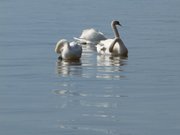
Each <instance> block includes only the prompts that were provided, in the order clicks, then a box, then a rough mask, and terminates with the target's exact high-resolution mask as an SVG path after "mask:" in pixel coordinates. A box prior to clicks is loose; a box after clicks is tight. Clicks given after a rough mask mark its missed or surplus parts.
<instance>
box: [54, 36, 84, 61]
mask: <svg viewBox="0 0 180 135" xmlns="http://www.w3.org/2000/svg"><path fill="white" fill-rule="evenodd" d="M55 52H56V53H57V54H60V56H59V58H60V59H64V60H78V59H80V58H81V54H82V47H81V45H79V44H78V43H77V42H70V43H69V42H68V41H67V40H66V39H61V40H60V41H58V42H57V44H56V47H55Z"/></svg>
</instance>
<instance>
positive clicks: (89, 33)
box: [74, 28, 107, 45]
mask: <svg viewBox="0 0 180 135" xmlns="http://www.w3.org/2000/svg"><path fill="white" fill-rule="evenodd" d="M74 39H75V40H77V41H78V42H79V43H81V44H94V45H96V44H97V43H99V42H100V41H101V40H105V39H107V38H106V37H105V36H104V34H103V33H102V32H100V31H97V30H95V29H93V28H90V29H86V30H83V31H82V34H81V36H80V37H79V38H74Z"/></svg>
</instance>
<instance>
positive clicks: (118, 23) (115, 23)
mask: <svg viewBox="0 0 180 135" xmlns="http://www.w3.org/2000/svg"><path fill="white" fill-rule="evenodd" d="M111 25H112V26H115V25H119V26H121V24H120V22H119V21H115V20H114V21H112V22H111Z"/></svg>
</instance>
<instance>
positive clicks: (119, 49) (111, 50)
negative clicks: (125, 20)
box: [96, 21, 128, 56]
mask: <svg viewBox="0 0 180 135" xmlns="http://www.w3.org/2000/svg"><path fill="white" fill-rule="evenodd" d="M116 25H119V26H121V24H120V23H119V21H112V23H111V26H112V29H113V32H114V35H115V38H114V39H106V40H102V41H100V43H99V44H97V46H96V47H97V52H98V53H99V54H109V55H113V56H127V55H128V49H127V48H126V46H125V45H124V43H123V41H122V40H121V38H120V36H119V33H118V30H117V27H116Z"/></svg>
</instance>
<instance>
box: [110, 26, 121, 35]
mask: <svg viewBox="0 0 180 135" xmlns="http://www.w3.org/2000/svg"><path fill="white" fill-rule="evenodd" d="M111 26H112V29H113V32H114V36H115V37H118V38H119V37H120V35H119V32H118V29H117V27H116V25H115V24H114V23H112V25H111Z"/></svg>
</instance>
